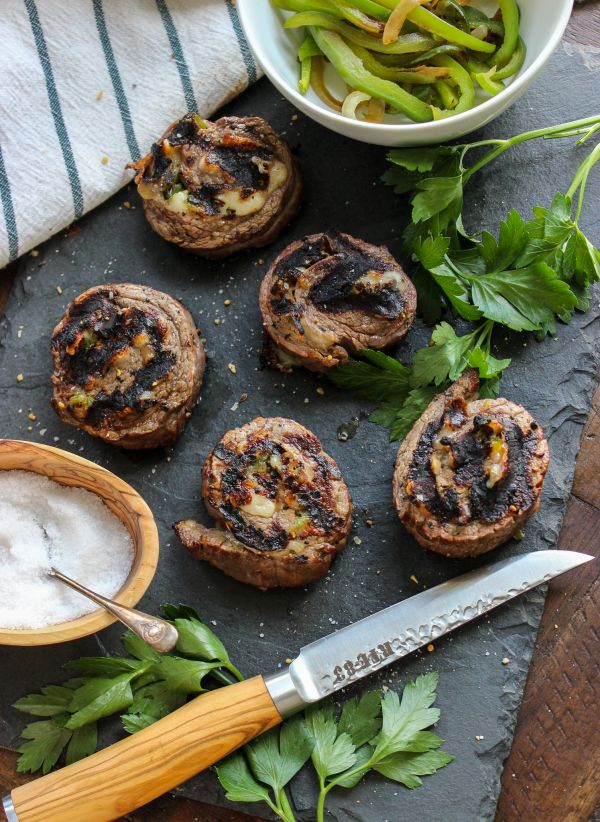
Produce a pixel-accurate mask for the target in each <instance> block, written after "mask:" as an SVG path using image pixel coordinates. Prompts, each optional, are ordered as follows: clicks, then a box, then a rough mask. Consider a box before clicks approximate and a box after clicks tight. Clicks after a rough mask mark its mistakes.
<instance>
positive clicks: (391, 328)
mask: <svg viewBox="0 0 600 822" xmlns="http://www.w3.org/2000/svg"><path fill="white" fill-rule="evenodd" d="M259 302H260V310H261V313H262V320H263V326H264V329H265V331H266V334H267V344H266V350H265V359H266V362H267V364H268V365H271V366H272V367H275V368H279V369H280V370H283V371H286V370H289V369H290V368H291V367H293V366H294V365H304V366H305V367H306V368H309V369H310V370H311V371H326V370H327V369H328V368H333V367H334V366H336V365H340V363H343V362H345V361H346V360H348V358H349V356H350V355H351V354H356V353H358V352H359V351H360V350H361V349H362V348H385V347H386V346H389V345H392V344H393V343H395V342H397V341H398V340H400V339H401V338H402V337H403V336H404V335H405V334H406V332H407V331H408V329H409V328H410V326H411V323H412V321H413V319H414V316H415V309H416V303H417V298H416V292H415V289H414V286H413V284H412V282H411V281H410V279H409V278H408V277H407V276H406V274H405V273H404V271H403V270H402V268H401V267H400V266H399V265H398V263H397V262H396V260H395V259H394V258H393V257H392V255H391V254H390V253H389V251H388V250H387V248H384V247H379V246H375V245H370V244H369V243H365V242H363V240H358V239H356V238H355V237H351V236H350V235H349V234H338V233H336V234H312V235H310V236H309V237H305V238H304V239H302V240H297V241H296V242H294V243H291V245H289V246H288V247H287V248H285V249H284V250H283V251H282V252H281V254H280V255H279V256H278V257H277V258H276V259H275V261H274V262H273V264H272V265H271V267H270V268H269V270H268V271H267V274H266V276H265V278H264V279H263V281H262V283H261V287H260V296H259Z"/></svg>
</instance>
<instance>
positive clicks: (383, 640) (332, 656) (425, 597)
mask: <svg viewBox="0 0 600 822" xmlns="http://www.w3.org/2000/svg"><path fill="white" fill-rule="evenodd" d="M593 558H594V557H591V556H588V555H587V554H579V553H576V552H574V551H540V552H537V553H531V554H524V555H522V556H519V557H515V558H512V559H506V560H503V561H501V562H497V563H495V564H493V565H488V566H486V567H484V568H480V569H478V570H476V571H471V572H470V573H468V574H464V575H463V576H459V577H457V578H455V579H453V580H450V581H449V582H445V583H443V584H442V585H438V586H436V587H435V588H430V589H429V590H428V591H424V592H423V593H421V594H417V595H416V596H413V597H410V598H409V599H405V600H403V601H402V602H399V603H397V604H396V605H392V606H391V607H389V608H385V609H384V610H383V611H379V612H378V613H376V614H373V615H372V616H369V617H366V618H365V619H362V620H360V622H355V623H354V624H353V625H349V626H348V627H346V628H341V629H340V630H338V631H336V632H335V633H333V634H330V635H329V636H327V637H324V638H323V639H319V640H317V641H316V642H312V643H311V644H310V645H306V646H305V647H304V648H302V650H301V651H300V653H299V654H298V656H297V657H296V659H295V660H294V661H293V662H292V663H291V665H289V666H288V667H286V668H284V669H282V670H281V671H279V672H277V673H275V674H272V675H271V676H266V677H262V676H256V677H254V678H253V679H249V680H246V681H244V682H240V683H236V684H235V685H229V686H227V687H225V688H220V689H219V690H216V691H211V692H209V693H206V694H204V695H202V696H200V697H196V698H195V699H193V700H192V701H191V702H188V703H187V704H186V705H184V706H183V707H182V708H179V709H178V710H176V711H174V712H173V713H172V714H170V715H169V716H166V717H165V718H164V719H161V720H159V721H158V722H156V723H155V724H154V725H151V726H150V727H148V728H145V729H144V730H142V731H138V733H136V734H134V735H133V736H130V737H127V738H126V739H123V740H121V741H120V742H117V743H115V744H114V745H111V746H109V747H108V748H105V749H104V750H102V751H99V752H98V753H96V754H93V755H92V756H89V757H87V759H83V760H81V761H80V762H76V763H75V764H74V765H69V766H67V767H66V768H62V769H61V770H58V771H55V772H54V773H51V774H48V775H47V776H44V777H41V778H40V779H36V780H34V781H32V782H29V783H28V784H26V785H22V786H21V787H19V788H15V790H14V791H13V792H12V794H10V795H9V796H6V797H5V798H4V800H3V805H4V811H5V813H6V816H7V819H8V820H9V822H82V820H85V822H109V820H113V819H117V818H118V817H120V816H122V815H123V814H125V813H127V812H129V811H132V810H134V809H135V808H139V807H140V806H141V805H144V804H146V803H147V802H150V801H151V800H152V799H155V798H156V797H157V796H160V795H161V794H163V793H165V792H166V791H168V790H170V789H172V788H174V787H175V786H176V785H179V784H180V783H181V782H184V781H185V780H186V779H189V778H190V777H192V776H194V775H195V774H197V773H199V772H200V771H202V770H204V768H207V767H208V766H209V765H212V764H213V763H214V762H217V761H218V760H219V759H221V758H222V757H224V756H227V754H229V753H231V752H232V751H234V750H235V749H236V748H239V747H240V746H241V745H244V744H245V743H246V742H248V741H249V740H251V739H253V738H254V737H256V736H258V735H259V734H262V733H264V732H265V731H266V730H268V729H269V728H272V727H273V726H274V725H277V724H278V723H279V722H281V721H282V719H284V718H285V717H287V716H290V715H291V714H293V713H295V712H296V711H299V710H301V709H302V708H304V707H305V706H306V705H309V704H310V703H312V702H318V701H319V700H320V699H323V698H324V697H326V696H328V695H329V694H332V693H334V692H335V691H337V690H338V689H339V688H343V687H344V686H346V685H349V684H350V683H352V682H356V681H357V680H359V679H362V677H364V676H367V675H368V674H370V673H372V672H373V671H377V670H379V669H380V668H383V667H385V666H386V665H389V664H390V663H391V662H394V661H395V660H397V659H400V658H401V657H403V656H406V655H407V654H409V653H411V652H412V651H414V650H416V649H417V648H420V647H422V646H423V645H427V643H429V642H431V641H432V640H434V639H436V638H437V637H440V636H443V635H444V634H447V633H448V632H449V631H453V630H454V629H455V628H458V627H459V626H461V625H464V624H465V623H466V622H470V621H471V620H472V619H475V618H476V617H478V616H481V615H482V614H485V613H487V612H488V611H490V610H492V608H496V607H497V606H498V605H502V604H503V603H505V602H508V601H509V600H510V599H512V598H513V597H516V596H518V595H519V594H522V593H524V592H525V591H528V590H530V589H531V588H534V587H535V586H536V585H540V584H541V583H543V582H547V581H548V580H550V579H552V578H553V577H555V576H558V575H559V574H562V573H564V572H565V571H568V570H570V569H571V568H575V567H576V566H578V565H581V564H582V563H584V562H588V561H589V560H591V559H593Z"/></svg>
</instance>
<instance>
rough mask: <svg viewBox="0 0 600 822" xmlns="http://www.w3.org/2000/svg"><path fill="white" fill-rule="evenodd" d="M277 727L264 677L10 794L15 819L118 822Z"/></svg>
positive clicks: (191, 705)
mask: <svg viewBox="0 0 600 822" xmlns="http://www.w3.org/2000/svg"><path fill="white" fill-rule="evenodd" d="M279 722H281V715H280V714H279V712H278V711H277V708H276V707H275V705H274V703H273V700H272V699H271V696H270V695H269V692H268V691H267V688H266V686H265V683H264V680H263V678H262V676H257V677H254V678H253V679H248V680H246V681H244V682H239V683H236V684H235V685H228V686H227V687H225V688H220V689H219V690H216V691H211V692H210V693H207V694H203V695H202V696H199V697H197V698H196V699H193V700H192V701H191V702H188V703H187V704H186V705H184V706H183V707H182V708H179V709H178V710H176V711H174V712H173V713H172V714H170V715H169V716H166V717H165V718H164V719H160V720H159V721H158V722H155V723H154V725H150V727H148V728H144V729H143V730H142V731H138V732H137V733H136V734H133V736H129V737H127V738H126V739H122V740H121V741H120V742H117V743H115V744H114V745H110V746H109V747H108V748H105V749H104V750H102V751H99V752H98V753H95V754H92V756H89V757H87V759H82V760H81V761H80V762H76V763H75V764H74V765H68V766H67V767H66V768H62V769H60V770H58V771H55V772H54V773H51V774H48V775H47V776H43V777H41V778H40V779H36V780H34V781H33V782H29V783H28V784H26V785H21V786H20V787H19V788H15V790H14V791H13V792H12V801H13V805H14V809H15V812H16V815H17V817H18V820H19V822H82V820H85V822H109V820H112V819H118V818H119V817H121V816H123V814H126V813H128V812H129V811H132V810H134V809H135V808H139V807H140V805H145V804H146V802H150V801H151V800H152V799H155V798H156V797H157V796H160V795H161V794H163V793H165V792H166V791H168V790H170V789H172V788H174V787H175V786H176V785H179V784H180V783H181V782H185V780H186V779H189V778H190V777H191V776H194V775H195V774H197V773H199V772H200V771H202V770H203V769H204V768H207V767H208V766H209V765H212V764H213V763H214V762H218V760H219V759H221V758H222V757H224V756H227V754H229V753H231V751H234V750H235V749H236V748H239V747H240V746H241V745H244V744H245V743H246V742H248V741H249V740H251V739H253V738H254V737H255V736H258V735H259V734H262V733H264V732H265V731H266V730H268V729H269V728H272V727H273V726H274V725H277V724H278V723H279ZM0 813H1V811H0Z"/></svg>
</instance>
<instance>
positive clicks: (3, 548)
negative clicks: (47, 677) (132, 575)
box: [0, 470, 133, 628]
mask: <svg viewBox="0 0 600 822" xmlns="http://www.w3.org/2000/svg"><path fill="white" fill-rule="evenodd" d="M132 563H133V543H132V540H131V536H130V535H129V532H128V531H127V529H126V528H125V526H124V525H123V523H122V522H121V521H120V520H119V519H118V517H116V516H115V515H114V514H113V513H112V512H111V511H110V510H109V509H108V508H107V506H106V505H105V504H104V503H103V502H102V500H101V499H100V497H98V496H97V495H96V494H93V493H91V492H90V491H86V490H85V489H83V488H72V487H67V486H64V485H60V484H59V483H57V482H54V481H52V480H49V479H48V478H47V477H44V476H40V475H39V474H34V473H32V472H31V471H16V470H15V471H0V626H2V627H3V628H41V627H43V626H45V625H56V624H58V623H61V622H66V621H67V620H71V619H76V618H77V617H80V616H82V615H83V614H87V613H89V612H90V611H93V610H95V609H96V608H97V607H98V606H97V605H95V604H94V603H93V602H91V601H90V600H88V599H87V598H85V597H83V596H82V595H81V594H78V593H76V592H75V591H72V590H71V589H70V588H67V587H66V586H65V584H64V583H62V582H58V581H57V580H54V579H52V578H51V577H49V576H48V575H47V572H48V570H49V568H50V567H52V566H53V567H55V568H56V569H57V570H58V571H62V573H63V574H66V576H69V577H71V578H72V579H74V580H76V581H77V582H79V583H81V584H82V585H85V586H86V587H87V588H91V589H92V590H93V591H95V592H96V593H99V594H103V595H104V596H106V597H113V596H114V595H115V594H116V593H117V591H118V590H119V589H120V588H121V586H122V585H123V582H124V581H125V579H126V578H127V575H128V573H129V571H130V569H131V565H132Z"/></svg>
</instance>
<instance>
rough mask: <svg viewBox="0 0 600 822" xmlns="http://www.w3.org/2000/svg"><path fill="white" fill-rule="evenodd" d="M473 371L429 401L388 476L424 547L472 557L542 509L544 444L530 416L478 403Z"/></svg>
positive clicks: (499, 403) (507, 406)
mask: <svg viewBox="0 0 600 822" xmlns="http://www.w3.org/2000/svg"><path fill="white" fill-rule="evenodd" d="M478 389H479V379H478V377H477V375H476V372H475V371H472V370H469V371H466V372H465V373H464V374H463V376H462V377H461V378H460V379H459V380H458V381H457V382H456V383H454V385H452V386H451V387H450V388H449V389H448V390H447V391H445V392H444V393H443V394H439V395H438V396H437V397H435V399H434V400H433V401H432V402H431V403H430V405H429V406H428V408H427V409H426V410H425V412H424V413H423V415H422V416H421V417H420V419H419V420H418V421H417V422H416V423H415V425H414V427H413V428H412V430H411V432H410V433H409V435H408V436H407V437H406V439H405V440H404V441H403V442H402V444H401V446H400V450H399V451H398V458H397V460H396V469H395V472H394V484H393V485H394V488H393V494H394V503H395V505H396V508H397V510H398V514H399V516H400V519H401V520H402V522H403V523H404V525H405V526H406V528H407V529H408V531H410V533H411V534H412V535H413V536H414V537H415V539H416V540H417V542H419V543H420V544H421V545H423V546H424V547H425V548H430V549H431V550H432V551H436V552H437V553H439V554H445V555H446V556H451V557H467V556H477V555H478V554H482V553H484V552H485V551H490V550H491V549H492V548H495V547H496V546H497V545H500V543H502V542H506V540H507V539H510V537H511V536H512V535H513V534H514V532H515V531H516V530H517V529H518V528H520V527H521V526H522V525H523V523H524V522H525V521H526V520H527V518H528V517H530V516H531V515H532V514H533V513H534V511H537V509H538V508H539V505H540V495H541V492H542V486H543V484H544V476H545V474H546V471H547V469H548V462H549V453H548V443H547V442H546V439H545V438H544V432H543V431H542V429H541V428H540V426H539V425H538V424H537V423H536V422H535V420H534V419H533V418H532V417H531V415H530V414H529V412H528V411H526V410H525V409H524V408H522V407H521V406H520V405H516V403H514V402H510V401H509V400H505V399H503V398H501V397H498V398H497V399H494V400H492V399H482V400H480V399H477V396H478Z"/></svg>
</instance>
